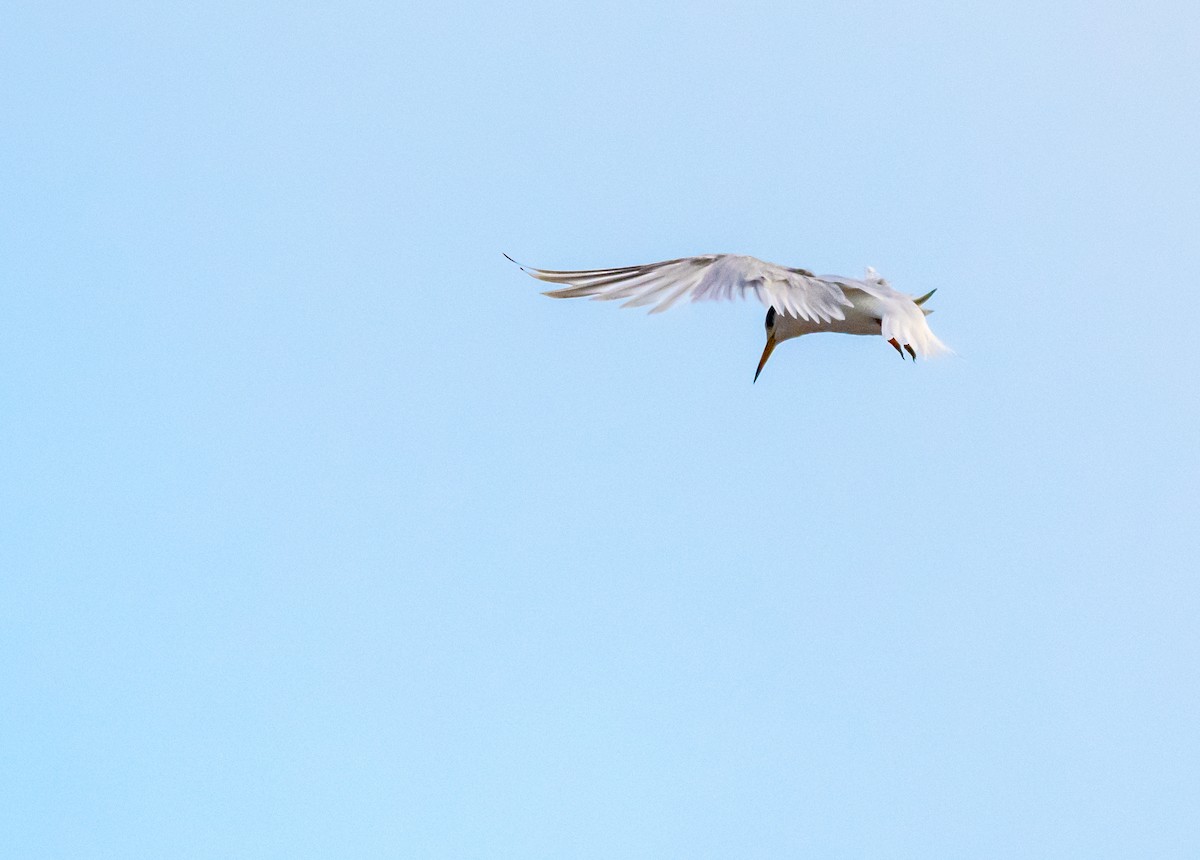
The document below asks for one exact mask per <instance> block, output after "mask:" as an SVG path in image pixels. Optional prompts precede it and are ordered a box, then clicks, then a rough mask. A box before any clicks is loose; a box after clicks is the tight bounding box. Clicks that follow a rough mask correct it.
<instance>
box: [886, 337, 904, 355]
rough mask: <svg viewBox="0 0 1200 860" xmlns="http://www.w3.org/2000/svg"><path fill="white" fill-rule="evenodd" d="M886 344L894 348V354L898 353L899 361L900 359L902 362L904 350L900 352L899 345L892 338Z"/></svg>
mask: <svg viewBox="0 0 1200 860" xmlns="http://www.w3.org/2000/svg"><path fill="white" fill-rule="evenodd" d="M888 343H890V344H891V345H892V346H894V347H895V348H896V352H898V353H900V359H901V361H903V360H904V350H902V349H901V348H900V344H899V343H897V342H896V339H895V338H894V337H893V338H891V339H890V340H888Z"/></svg>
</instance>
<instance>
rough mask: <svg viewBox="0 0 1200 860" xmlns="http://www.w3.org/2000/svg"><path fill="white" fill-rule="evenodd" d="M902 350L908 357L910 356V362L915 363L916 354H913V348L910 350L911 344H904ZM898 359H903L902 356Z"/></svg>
mask: <svg viewBox="0 0 1200 860" xmlns="http://www.w3.org/2000/svg"><path fill="white" fill-rule="evenodd" d="M904 349H905V351H906V352H907V353H908V354H909V355H911V356H912V360H913V361H916V360H917V354H916V353H915V352H913V348H912V344H911V343H906V344H904ZM900 357H901V358H903V357H904V356H900Z"/></svg>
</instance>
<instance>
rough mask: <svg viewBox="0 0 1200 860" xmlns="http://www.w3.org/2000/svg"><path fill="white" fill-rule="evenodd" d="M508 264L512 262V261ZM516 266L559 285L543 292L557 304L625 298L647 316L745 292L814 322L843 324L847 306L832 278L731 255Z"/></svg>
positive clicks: (538, 277)
mask: <svg viewBox="0 0 1200 860" xmlns="http://www.w3.org/2000/svg"><path fill="white" fill-rule="evenodd" d="M504 256H506V257H508V255H507V254H505V255H504ZM508 259H510V260H512V261H513V262H514V263H516V262H517V261H516V260H513V259H512V257H508ZM517 265H518V266H521V268H522V269H523V270H525V271H526V272H528V273H529V274H530V275H532V276H533V277H535V278H537V279H538V280H541V281H546V282H547V283H550V284H561V285H563V286H562V288H561V289H557V290H549V291H547V292H546V295H548V296H552V297H554V298H556V299H572V298H578V297H582V296H590V297H591V298H594V299H604V300H606V301H611V300H613V299H624V300H625V302H624V304H623V305H622V307H643V306H645V305H654V307H653V308H652V309H651V311H650V313H659V312H661V311H665V310H666V309H667V308H669V307H671V305H673V304H675V303H676V302H677V301H679V300H680V299H682V298H689V299H690V300H691V301H701V300H707V299H731V298H741V297H743V296H745V295H746V294H748V293H753V294H754V295H756V296H757V297H758V300H759V301H760V302H762V303H763V304H764V305H765V306H766V307H773V308H775V310H776V312H778V313H783V314H787V315H789V316H794V317H798V318H800V319H805V320H810V321H812V322H815V323H820V322H831V321H833V320H840V319H845V313H844V312H843V311H842V308H843V307H850V306H851V303H850V300H849V299H847V298H846V295H845V293H844V292H843V290H842V284H841V283H840V282H839V281H837V280H835V279H831V278H823V277H817V276H816V275H814V274H812V273H811V272H808V271H805V270H804V269H790V268H787V267H785V266H777V265H775V264H774V263H767V262H764V261H762V260H759V259H756V258H754V257H745V256H738V255H734V254H708V255H706V256H703V257H684V258H681V259H678V260H665V261H663V262H661V263H648V264H646V265H644V266H626V267H624V268H620V269H590V270H586V271H578V272H558V271H552V270H550V269H535V268H533V267H531V266H524V265H521V264H520V263H517ZM847 283H854V282H853V281H849V282H847Z"/></svg>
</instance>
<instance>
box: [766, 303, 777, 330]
mask: <svg viewBox="0 0 1200 860" xmlns="http://www.w3.org/2000/svg"><path fill="white" fill-rule="evenodd" d="M773 325H775V308H767V328H770V327H771V326H773Z"/></svg>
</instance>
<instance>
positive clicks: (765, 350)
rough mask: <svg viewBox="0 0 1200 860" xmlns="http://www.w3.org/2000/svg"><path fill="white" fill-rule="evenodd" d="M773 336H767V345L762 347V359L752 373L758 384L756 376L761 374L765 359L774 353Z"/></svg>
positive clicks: (774, 341) (772, 334)
mask: <svg viewBox="0 0 1200 860" xmlns="http://www.w3.org/2000/svg"><path fill="white" fill-rule="evenodd" d="M777 342H778V341H776V340H775V334H774V332H772V333H771V334H769V335H767V345H766V346H765V347H763V354H762V358H760V359H759V360H758V370H756V371H754V381H755V382H758V375H759V374H760V373H762V369H763V365H764V364H766V363H767V359H768V358H770V357H771V353H772V352H774V351H775V344H776V343H777Z"/></svg>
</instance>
